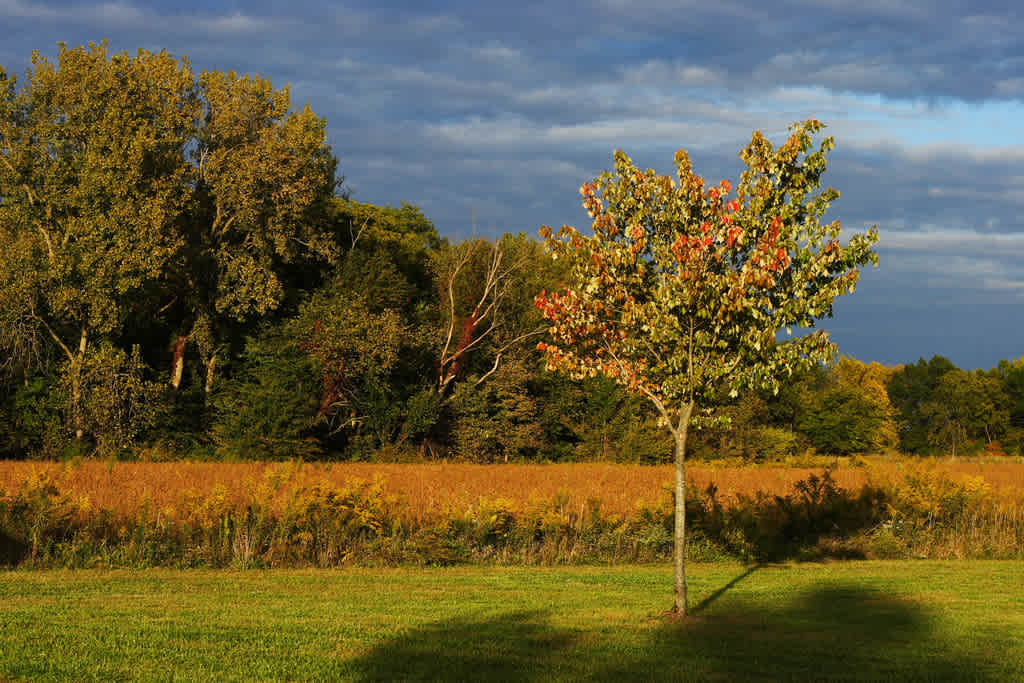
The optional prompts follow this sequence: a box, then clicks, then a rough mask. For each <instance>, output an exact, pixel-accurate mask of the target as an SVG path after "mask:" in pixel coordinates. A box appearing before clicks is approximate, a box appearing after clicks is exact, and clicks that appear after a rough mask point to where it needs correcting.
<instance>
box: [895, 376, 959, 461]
mask: <svg viewBox="0 0 1024 683" xmlns="http://www.w3.org/2000/svg"><path fill="white" fill-rule="evenodd" d="M956 369H957V367H956V366H955V365H953V362H952V361H950V360H949V359H948V358H944V357H943V356H933V357H932V358H931V360H928V361H925V359H923V358H919V359H918V361H917V363H915V364H914V365H904V366H903V367H901V368H897V369H896V371H895V372H893V373H892V376H891V377H890V378H889V381H888V382H887V383H886V385H885V388H886V392H887V393H888V394H889V400H890V401H891V402H892V405H893V407H894V408H895V409H896V411H897V415H898V418H899V437H900V447H901V448H902V449H903V450H905V451H908V452H910V453H923V452H927V451H928V450H929V446H930V445H931V444H932V442H933V441H934V439H929V436H928V433H929V431H930V428H929V416H928V415H925V413H924V412H923V407H924V406H925V405H926V404H927V403H929V402H930V401H931V400H932V395H933V394H934V392H935V390H936V388H937V387H938V386H939V383H940V382H941V381H942V377H943V375H945V374H946V373H948V372H951V371H953V370H956Z"/></svg>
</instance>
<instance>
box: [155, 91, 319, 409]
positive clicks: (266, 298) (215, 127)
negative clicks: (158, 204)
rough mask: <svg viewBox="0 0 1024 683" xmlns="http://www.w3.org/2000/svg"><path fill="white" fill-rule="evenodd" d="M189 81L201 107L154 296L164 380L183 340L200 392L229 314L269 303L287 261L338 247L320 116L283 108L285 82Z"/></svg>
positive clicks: (177, 377)
mask: <svg viewBox="0 0 1024 683" xmlns="http://www.w3.org/2000/svg"><path fill="white" fill-rule="evenodd" d="M196 90H197V93H198V97H199V98H200V102H201V104H202V116H201V117H199V118H198V119H197V125H196V127H195V129H194V130H193V131H191V133H192V136H191V138H190V140H189V150H190V155H191V157H192V161H193V163H192V164H191V165H189V166H188V169H189V180H190V187H191V188H192V193H191V194H190V197H189V199H190V203H189V205H188V211H187V213H186V215H185V216H184V217H183V218H184V220H183V222H182V229H183V232H184V238H185V240H184V241H185V244H186V247H185V248H184V249H183V250H182V251H181V252H180V254H179V258H178V259H176V261H175V266H176V267H175V268H174V269H172V270H170V271H169V272H168V274H167V283H168V285H169V287H168V292H167V296H166V299H167V300H166V301H165V302H164V304H163V305H164V306H166V307H169V308H171V309H172V310H173V311H174V317H175V318H176V319H177V320H178V322H177V326H178V334H177V338H176V341H175V344H174V358H173V365H172V371H171V383H172V384H173V385H174V386H175V387H177V386H178V383H179V382H180V381H181V376H182V366H183V362H184V353H185V350H186V345H187V343H188V342H189V341H193V342H195V343H196V345H197V346H198V349H199V353H200V355H201V357H202V360H203V364H204V365H205V380H204V390H205V391H206V393H207V394H208V393H209V392H210V391H211V389H212V387H213V382H214V377H215V371H216V364H217V358H218V355H219V354H220V352H221V351H223V350H224V349H225V348H226V346H227V342H228V341H229V335H230V332H231V328H232V326H233V325H239V324H244V323H249V322H252V321H255V320H258V319H260V318H261V317H263V316H266V315H267V314H268V313H270V312H271V311H274V310H276V309H277V308H278V307H279V306H280V304H281V303H282V301H283V300H284V298H285V292H286V290H287V285H288V276H289V274H290V271H291V269H295V268H296V267H297V268H298V269H299V272H300V273H301V272H302V270H303V269H306V268H308V267H309V264H310V263H311V262H313V263H315V262H316V261H320V262H328V261H332V260H334V259H336V258H337V255H338V238H339V236H338V235H337V234H336V232H335V230H334V227H335V226H333V225H332V224H331V222H330V221H329V220H328V215H329V202H330V200H331V198H332V197H333V194H334V191H335V189H336V188H337V181H336V179H335V170H336V167H337V160H336V159H335V158H334V156H333V155H332V154H331V150H330V148H329V147H328V146H327V144H326V142H325V138H326V133H325V128H326V121H325V120H324V119H322V118H320V117H318V116H317V115H316V114H315V113H313V111H312V110H311V109H310V108H309V106H308V105H306V106H305V107H304V108H303V109H301V110H299V111H292V109H291V99H290V96H289V92H288V89H287V88H284V89H280V90H275V89H274V88H273V86H272V84H271V83H270V81H269V80H268V79H266V78H262V77H259V76H250V75H249V74H245V75H243V76H239V75H238V74H236V73H235V72H234V71H228V72H220V71H204V72H203V73H202V74H200V76H199V78H198V79H197V84H196ZM179 152H180V153H181V154H182V155H183V156H184V153H185V149H181V150H179Z"/></svg>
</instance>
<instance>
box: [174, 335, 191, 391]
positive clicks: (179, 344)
mask: <svg viewBox="0 0 1024 683" xmlns="http://www.w3.org/2000/svg"><path fill="white" fill-rule="evenodd" d="M187 344H188V335H187V334H181V335H178V339H177V341H175V342H174V359H173V361H172V364H171V386H172V387H174V388H175V389H177V388H179V387H180V386H181V375H182V373H183V372H184V370H185V346H186V345H187Z"/></svg>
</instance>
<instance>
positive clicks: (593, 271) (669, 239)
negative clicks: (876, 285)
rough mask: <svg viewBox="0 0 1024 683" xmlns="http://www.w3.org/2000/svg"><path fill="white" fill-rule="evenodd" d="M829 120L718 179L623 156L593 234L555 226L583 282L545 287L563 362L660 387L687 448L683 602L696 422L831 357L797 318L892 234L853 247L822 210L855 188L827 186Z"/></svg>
mask: <svg viewBox="0 0 1024 683" xmlns="http://www.w3.org/2000/svg"><path fill="white" fill-rule="evenodd" d="M822 128H823V125H822V124H821V123H819V122H818V121H814V120H808V121H806V122H804V123H799V124H794V126H793V127H792V128H791V131H792V133H791V135H790V136H789V138H788V140H787V141H786V142H785V144H783V145H782V146H781V147H778V148H775V147H774V146H773V145H772V144H771V143H770V142H769V141H768V140H767V139H766V138H765V137H764V136H763V135H762V134H761V133H760V132H755V133H754V135H753V137H752V139H751V141H750V144H749V145H747V146H746V148H745V149H743V151H742V152H741V153H740V158H741V159H742V160H743V161H744V162H745V164H746V167H747V168H746V170H745V171H744V172H743V174H742V175H741V177H740V180H739V184H738V187H737V188H736V192H735V194H733V192H732V186H731V184H730V183H729V182H728V181H722V182H721V183H720V184H719V185H715V186H711V187H707V186H706V185H705V183H704V180H703V178H701V177H700V176H698V175H696V174H695V173H694V172H693V170H692V166H691V163H690V158H689V156H688V155H687V153H686V152H685V151H683V150H680V151H679V152H677V153H676V157H675V166H676V177H675V178H672V177H671V176H668V175H658V174H656V173H655V172H654V171H653V170H647V171H641V170H639V169H638V168H637V167H636V166H635V165H634V164H633V162H632V161H631V160H630V159H629V157H627V156H626V155H625V154H624V153H623V152H621V151H619V152H616V153H615V157H614V158H615V170H614V172H605V173H602V174H601V175H600V176H598V177H597V178H596V179H595V180H594V181H593V182H588V183H584V184H583V186H582V188H581V189H580V192H581V194H582V196H583V205H584V207H585V208H586V209H587V211H588V213H589V215H590V216H591V217H592V218H593V235H592V236H584V235H582V234H580V233H579V232H578V231H577V230H575V229H574V228H572V227H569V226H565V227H563V228H562V229H561V230H560V231H559V232H558V233H557V234H555V233H554V232H553V231H552V230H551V228H549V227H547V226H544V227H542V228H541V235H542V236H543V237H544V238H545V239H546V240H547V244H548V246H549V248H550V249H551V250H552V252H553V253H554V254H555V256H556V257H557V258H562V259H568V260H569V261H570V263H571V282H572V285H571V286H570V287H569V288H568V289H567V290H566V291H564V292H559V293H554V292H553V293H547V292H541V294H540V295H539V296H538V297H537V305H538V306H539V307H540V308H541V310H542V311H543V313H544V315H545V317H547V318H548V319H549V320H550V321H551V327H550V333H551V338H552V342H551V343H544V342H542V343H541V345H540V347H541V348H542V350H544V351H545V352H546V357H547V367H548V368H549V369H552V370H561V371H564V372H568V373H570V374H571V375H572V376H574V377H578V378H582V377H587V376H594V375H596V374H598V373H601V374H604V375H607V376H609V377H612V378H614V379H615V380H616V381H618V382H620V383H622V384H624V385H625V386H627V387H629V388H630V389H632V390H634V391H636V392H639V393H641V394H643V395H644V396H646V397H647V398H648V399H649V400H650V401H651V403H652V404H653V405H654V406H655V408H656V409H657V411H658V413H659V414H660V416H661V419H662V420H663V422H664V424H665V426H666V427H667V429H668V430H669V431H670V432H671V434H672V436H673V439H674V442H675V463H676V487H675V519H676V522H675V573H676V578H675V604H674V612H675V613H676V614H678V615H680V616H685V615H686V612H687V596H686V571H685V547H686V545H685V541H686V536H685V514H686V507H685V480H686V478H685V474H686V470H685V457H686V438H687V433H688V429H689V427H690V424H691V421H692V420H693V419H694V418H695V417H703V416H704V415H705V409H707V408H709V407H712V406H714V405H715V404H716V403H717V402H719V401H721V400H723V399H724V398H726V397H736V396H738V395H739V393H740V392H741V391H743V390H745V389H749V388H756V387H764V386H768V387H777V386H778V383H779V381H780V378H782V377H786V376H788V375H789V374H791V373H792V372H793V370H794V369H795V368H799V367H801V366H807V365H810V364H813V363H818V362H821V361H824V360H827V359H829V358H831V357H832V356H833V355H834V354H835V347H834V345H832V344H831V343H830V342H829V340H828V337H827V334H826V333H824V332H822V331H816V332H813V333H810V334H807V335H804V336H797V337H793V338H791V339H789V340H788V341H786V342H785V343H776V335H777V334H778V332H779V331H780V330H783V329H787V328H788V326H794V325H799V326H802V327H813V326H814V323H815V321H816V320H817V319H820V318H822V317H825V316H830V315H831V313H832V303H833V300H834V299H835V298H836V297H837V296H840V295H842V294H846V293H848V292H852V291H853V289H854V286H855V283H856V282H857V279H858V276H859V270H858V268H859V267H861V266H863V265H865V264H866V263H868V262H877V256H876V255H875V254H874V253H873V252H872V251H871V246H872V245H873V244H874V243H875V242H876V241H877V239H878V234H877V230H876V229H874V228H872V229H871V230H869V231H867V232H866V233H862V234H854V235H851V236H850V237H849V240H848V242H847V244H846V245H845V246H843V245H842V244H841V243H840V241H839V237H840V232H841V229H840V224H839V222H838V221H836V222H833V223H830V224H825V225H823V224H822V223H821V218H822V217H823V215H824V214H825V211H826V210H827V209H828V207H829V204H830V203H831V202H832V201H833V200H834V199H836V198H837V197H838V196H839V193H838V192H837V191H835V190H834V189H831V188H828V189H824V190H821V191H818V192H816V191H817V190H818V188H819V187H820V179H821V176H822V174H823V173H824V171H825V168H826V154H827V152H828V151H829V150H831V149H832V147H833V140H832V138H825V139H824V140H823V141H822V143H821V145H820V147H819V148H818V149H817V150H814V151H812V150H813V141H812V136H813V135H814V134H815V133H817V132H818V131H820V130H821V129H822Z"/></svg>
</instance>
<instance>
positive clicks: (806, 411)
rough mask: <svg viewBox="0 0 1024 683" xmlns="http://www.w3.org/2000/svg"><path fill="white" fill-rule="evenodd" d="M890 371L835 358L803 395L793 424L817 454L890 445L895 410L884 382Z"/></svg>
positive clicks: (877, 366) (883, 447)
mask: <svg viewBox="0 0 1024 683" xmlns="http://www.w3.org/2000/svg"><path fill="white" fill-rule="evenodd" d="M891 373H892V370H891V369H889V368H886V367H885V366H883V365H881V364H879V363H862V362H860V361H858V360H856V359H854V358H848V357H846V356H841V357H840V358H839V360H838V361H837V362H836V364H835V365H834V366H833V367H832V368H831V369H830V372H829V374H828V376H827V378H825V379H824V381H823V382H821V383H820V385H819V386H818V387H816V390H815V391H814V392H813V393H810V394H808V395H807V396H806V400H805V403H804V406H803V407H802V410H801V414H800V416H799V417H798V418H797V426H798V428H799V429H800V431H801V432H803V433H804V434H805V435H806V437H807V439H808V440H810V442H811V444H812V445H813V446H814V447H815V448H816V449H818V450H819V451H821V452H825V453H832V454H836V455H849V454H851V453H867V452H871V451H876V452H877V451H879V450H882V449H885V448H891V447H893V446H895V445H896V442H897V434H896V426H895V422H894V419H893V418H894V413H895V411H894V410H893V408H892V404H890V403H889V395H888V393H886V390H885V383H886V381H887V380H888V378H889V375H890V374H891Z"/></svg>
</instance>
